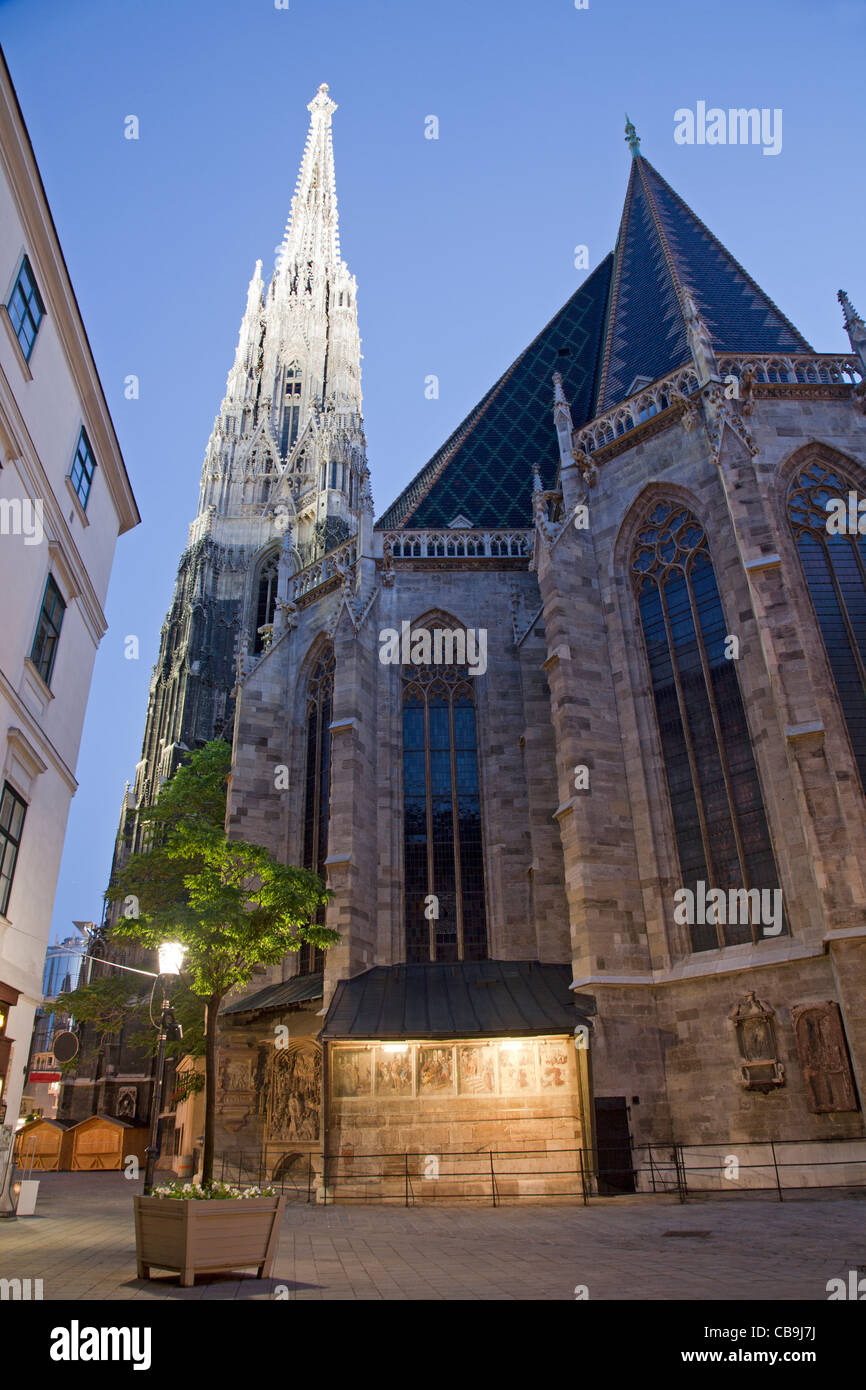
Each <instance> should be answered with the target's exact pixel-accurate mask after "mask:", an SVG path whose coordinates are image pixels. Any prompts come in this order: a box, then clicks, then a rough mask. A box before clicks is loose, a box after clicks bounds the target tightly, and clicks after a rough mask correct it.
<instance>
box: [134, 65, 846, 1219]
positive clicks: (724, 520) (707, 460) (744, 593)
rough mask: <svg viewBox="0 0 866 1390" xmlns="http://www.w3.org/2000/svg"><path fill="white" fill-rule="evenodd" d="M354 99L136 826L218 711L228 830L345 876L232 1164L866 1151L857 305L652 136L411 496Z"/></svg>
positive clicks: (294, 251) (232, 456) (296, 225)
mask: <svg viewBox="0 0 866 1390" xmlns="http://www.w3.org/2000/svg"><path fill="white" fill-rule="evenodd" d="M335 110H336V107H335V105H334V102H333V101H332V100H331V98H330V96H329V94H328V89H327V87H326V86H324V85H323V86H322V87H320V88H319V91H318V93H317V94H316V96H315V97H314V98H313V100H312V101H311V102H310V105H309V111H310V127H309V134H308V137H307V143H306V147H305V149H304V153H303V159H302V162H301V168H300V174H299V178H298V183H297V188H296V192H295V195H294V198H293V201H292V206H291V213H290V217H289V221H288V225H287V229H286V233H285V237H284V240H283V244H282V248H281V252H280V255H279V259H278V263H277V266H276V269H275V272H274V274H273V277H272V279H271V280H270V283H269V284H268V285H267V286H266V285H265V284H264V283H263V280H262V276H261V262H259V263H257V265H256V270H255V274H254V275H253V279H252V281H251V282H250V286H249V291H248V294H247V301H246V308H245V311H244V315H243V319H242V322H241V327H240V334H239V339H238V346H237V351H236V354H235V361H234V365H233V367H232V369H231V371H230V373H229V376H228V383H227V389H226V394H225V397H224V399H223V402H222V405H221V407H220V413H219V415H218V417H217V419H216V422H215V424H214V428H213V432H212V434H211V438H210V441H209V443H208V446H207V451H206V454H205V460H204V467H203V469H202V477H201V492H200V500H199V508H198V514H197V516H196V517H195V520H194V521H193V523H192V526H191V528H190V534H189V544H188V546H187V549H186V551H185V552H184V555H183V557H182V559H181V563H180V568H179V571H178V578H177V586H176V590H175V595H174V600H173V603H172V607H171V610H170V612H169V614H168V617H167V619H166V622H165V625H164V627H163V631H162V641H161V647H160V653H159V659H158V662H157V665H156V668H155V671H154V676H153V681H152V686H151V692H150V701H149V708H148V714H147V723H146V730H145V737H144V747H143V751H142V759H141V762H140V763H139V765H138V768H137V770H136V777H135V785H134V790H133V792H132V793H131V794H130V795H129V796H128V797H127V805H126V807H125V810H124V819H123V822H122V824H121V830H120V836H119V845H120V847H121V852H125V849H126V848H127V847H130V846H134V845H136V846H137V843H138V839H137V836H138V831H137V826H136V808H137V807H140V806H142V805H145V804H148V803H150V802H151V801H152V800H153V799H154V797H155V796H156V794H157V792H158V790H159V787H160V785H161V784H162V781H163V780H164V779H165V778H166V777H170V776H171V774H172V773H173V771H174V770H175V768H176V767H177V765H178V762H179V760H180V759H182V758H183V756H184V754H185V753H186V752H187V751H188V750H190V749H194V748H196V747H199V746H201V745H202V744H203V743H204V742H206V741H207V740H209V739H211V738H214V737H220V736H222V737H224V738H226V739H227V740H231V741H232V742H233V769H232V777H231V789H230V799H229V820H228V825H229V831H230V833H232V834H235V835H237V836H238V837H242V838H243V839H246V840H251V841H254V842H256V843H260V844H262V845H265V846H267V847H268V848H269V849H270V850H271V851H272V852H274V853H275V854H277V855H278V856H279V857H281V858H283V859H285V860H286V861H287V862H289V863H293V864H299V865H304V866H307V867H309V868H311V869H314V870H316V871H317V872H318V873H319V874H320V875H321V876H322V877H323V878H324V879H325V880H326V881H327V883H328V885H329V887H330V888H331V889H332V890H333V898H332V899H331V901H330V903H329V905H328V908H327V918H326V920H327V925H328V926H331V927H333V928H334V929H335V930H336V931H338V932H339V934H340V942H339V945H337V946H335V947H333V948H331V949H330V950H328V951H327V952H326V953H324V955H323V953H321V952H316V951H314V950H313V949H312V948H304V949H303V950H302V951H301V952H300V953H299V954H296V955H291V956H289V957H288V958H287V959H286V960H285V962H284V964H283V966H282V967H281V968H277V969H275V970H272V971H271V972H270V973H269V974H268V975H267V976H260V977H258V979H257V980H256V982H255V984H254V985H253V986H251V987H250V988H249V989H248V990H247V991H245V992H244V993H243V994H242V995H239V996H237V997H235V998H232V999H231V1000H230V1001H229V1002H228V1004H227V1005H226V1006H225V1008H224V1010H223V1014H222V1017H221V1023H222V1030H221V1053H220V1075H219V1081H218V1086H219V1090H218V1102H219V1110H220V1117H219V1128H218V1136H217V1148H218V1149H223V1150H228V1149H233V1150H244V1151H248V1152H254V1153H257V1154H258V1155H260V1158H261V1161H262V1163H263V1164H264V1166H265V1168H266V1170H267V1172H268V1173H270V1174H286V1173H292V1172H295V1173H297V1172H299V1171H302V1172H303V1173H305V1174H309V1175H310V1177H309V1180H310V1182H311V1183H313V1184H314V1185H315V1187H316V1190H317V1191H319V1192H325V1193H327V1191H328V1190H329V1188H332V1189H334V1190H336V1192H337V1195H340V1193H348V1194H349V1195H351V1194H352V1193H354V1192H357V1193H360V1194H362V1195H368V1196H369V1195H372V1196H377V1195H381V1196H388V1195H391V1194H392V1193H393V1191H396V1190H397V1189H398V1188H399V1187H400V1184H402V1183H404V1182H405V1183H408V1182H410V1181H411V1183H412V1184H413V1190H414V1191H415V1192H416V1195H421V1196H423V1195H424V1190H425V1189H427V1190H429V1191H437V1192H439V1193H445V1194H447V1193H449V1192H459V1193H460V1194H471V1193H472V1192H473V1190H476V1189H477V1190H478V1191H481V1190H482V1188H483V1187H484V1184H487V1187H486V1188H484V1190H487V1189H488V1188H489V1183H490V1173H489V1171H488V1167H489V1170H490V1171H493V1170H494V1168H495V1173H496V1178H495V1181H496V1182H497V1183H498V1184H499V1191H500V1192H501V1193H502V1194H507V1193H508V1192H515V1193H517V1192H521V1191H525V1192H527V1193H528V1192H536V1193H545V1194H554V1193H556V1192H558V1191H573V1190H574V1182H575V1174H576V1173H577V1172H580V1173H582V1174H586V1173H588V1172H592V1173H593V1174H594V1177H593V1178H592V1181H595V1182H597V1184H598V1190H600V1191H609V1192H615V1191H623V1190H634V1189H635V1188H636V1187H637V1188H640V1187H642V1186H644V1185H645V1184H646V1183H647V1182H648V1181H649V1179H648V1176H647V1175H648V1173H649V1171H650V1169H651V1168H652V1164H653V1159H652V1157H651V1155H652V1154H654V1155H655V1159H654V1161H655V1163H656V1164H658V1162H659V1154H660V1153H662V1156H663V1157H664V1151H665V1150H664V1146H667V1150H666V1152H667V1154H668V1156H670V1153H671V1146H672V1145H692V1146H696V1145H705V1146H707V1147H706V1152H708V1153H710V1152H715V1149H714V1148H713V1146H716V1148H717V1149H718V1151H719V1152H720V1153H721V1154H724V1153H725V1152H726V1148H727V1146H729V1145H730V1143H731V1142H732V1141H736V1142H749V1141H752V1142H755V1143H757V1142H759V1141H769V1140H788V1139H800V1140H811V1141H816V1142H817V1141H837V1140H850V1139H855V1138H857V1137H858V1136H863V1134H864V1127H863V1117H862V1111H861V1100H862V1097H863V1096H864V1094H866V1089H864V1088H866V1005H864V1000H866V926H864V922H866V880H864V872H866V797H864V788H866V698H864V695H866V539H864V538H863V537H862V536H861V535H860V530H861V529H866V523H864V525H863V527H862V528H861V527H859V526H858V523H857V505H856V495H857V494H860V489H861V488H862V489H863V493H862V494H860V495H863V496H866V417H864V398H863V394H862V391H863V387H862V384H861V383H862V381H863V379H864V375H866V328H864V324H863V321H862V320H861V319H860V318H859V317H858V315H857V314H856V313H855V311H854V309H853V308H852V306H851V304H850V302H849V301H848V299H847V296H845V295H844V294H841V295H840V299H841V301H842V305H843V310H844V316H845V323H846V327H847V330H848V335H849V339H850V343H851V351H850V353H847V354H846V353H835V354H821V353H816V352H815V351H814V350H813V348H812V347H811V346H810V345H809V343H808V342H807V341H806V340H805V339H804V338H803V336H802V335H801V334H800V333H799V332H798V330H797V329H796V328H795V327H794V325H793V324H792V323H791V322H790V321H789V320H788V319H787V318H786V317H785V315H784V314H783V313H782V311H781V310H780V309H779V308H777V307H776V305H775V304H774V303H772V302H771V300H770V299H769V298H768V297H767V296H766V295H765V294H764V292H763V291H762V290H761V289H760V287H759V286H758V285H757V284H755V282H754V281H753V280H752V279H751V278H750V276H749V275H748V273H747V272H746V271H745V270H744V269H743V268H742V266H740V265H739V264H738V263H737V261H736V260H734V258H733V257H732V256H731V255H730V253H729V252H728V251H727V250H726V249H725V247H724V246H722V245H721V244H720V243H719V242H718V241H717V240H716V238H715V237H714V236H713V234H712V233H711V232H710V231H709V230H708V229H707V228H706V227H705V226H704V225H703V223H702V222H700V221H699V220H698V218H697V217H696V216H695V214H694V213H693V212H692V211H691V209H690V208H689V207H688V206H687V205H686V204H685V203H684V202H683V201H682V199H681V198H679V197H678V195H677V194H676V193H675V192H674V191H673V190H672V188H671V187H670V186H669V185H668V184H667V183H666V181H665V180H664V178H663V177H662V176H661V175H660V174H659V173H658V172H657V171H656V170H655V168H654V167H653V166H652V165H651V164H650V163H649V162H648V160H647V159H646V158H645V157H644V156H643V155H642V154H641V151H640V142H639V140H638V137H637V135H636V134H635V132H634V128H633V127H632V126H631V125H629V126H627V136H628V144H629V148H630V152H631V168H630V174H629V179H628V187H627V190H626V195H625V204H624V208H623V213H622V220H621V224H620V228H619V234H618V237H617V241H616V246H615V249H614V250H613V252H612V253H611V254H609V255H608V256H607V257H606V258H605V259H604V260H603V261H602V262H601V264H600V265H599V266H598V267H597V268H596V269H595V270H594V271H593V272H592V273H591V274H590V275H589V277H588V278H587V279H586V280H585V282H584V283H583V285H582V286H581V287H580V288H579V289H578V290H577V291H576V293H575V294H574V295H572V297H571V298H570V299H569V300H568V302H567V303H566V304H565V305H564V306H563V308H562V309H560V311H559V312H558V313H557V314H556V315H555V317H554V318H553V319H552V320H551V321H550V323H549V324H548V325H547V326H546V327H544V328H542V330H541V331H540V333H539V334H538V336H537V337H536V338H535V339H534V341H533V342H532V343H531V344H530V345H529V347H527V348H526V350H525V351H524V352H523V353H522V354H521V355H520V356H519V357H518V359H517V360H516V361H515V362H514V363H513V364H512V366H510V367H509V368H508V370H507V371H506V372H505V373H504V375H503V376H502V377H501V378H500V379H499V380H498V381H497V382H496V383H495V385H494V386H492V387H491V389H490V390H489V391H488V393H487V394H486V395H485V396H484V398H483V399H482V400H481V401H480V402H479V403H478V405H477V406H476V407H475V408H474V409H473V410H472V411H471V413H470V414H469V416H468V417H467V418H466V419H465V420H464V421H463V423H462V424H461V425H460V426H459V427H458V428H457V429H456V430H455V431H454V433H453V434H452V435H451V437H450V438H449V439H447V440H446V441H445V443H444V444H443V445H442V447H441V448H440V449H439V451H438V452H437V453H436V454H435V455H434V457H433V458H432V459H430V461H429V462H428V463H427V464H426V465H425V466H424V467H423V468H422V469H421V471H420V472H419V473H418V474H417V475H416V476H415V477H414V478H413V479H412V481H411V482H410V483H409V484H408V486H407V487H406V489H405V490H404V492H403V493H401V495H400V496H399V497H398V498H397V499H396V501H394V502H393V503H392V504H391V505H390V506H389V507H388V508H387V510H386V511H385V512H384V513H383V514H382V515H381V516H380V517H379V519H378V520H375V519H374V512H373V502H372V493H371V485H370V472H369V469H368V464H367V457H366V445H365V438H364V425H363V418H362V412H361V367H360V338H359V332H358V305H357V286H356V282H355V280H354V278H353V276H352V275H351V274H350V272H349V269H348V267H347V265H346V263H345V261H344V260H343V259H342V255H341V250H340V243H339V236H338V224H337V201H336V192H335V179H334V160H333V149H332V138H331V121H332V116H333V113H334V111H335ZM852 496H853V499H854V500H853V503H852V501H851V499H852ZM834 499H836V503H837V504H838V506H839V507H840V508H841V506H842V503H844V507H845V518H843V519H842V520H839V518H838V517H837V524H836V525H835V527H834V526H833V525H831V524H830V523H829V522H828V516H831V514H833V513H832V507H833V505H834ZM839 499H842V502H839ZM852 505H853V517H852V513H851V507H852ZM828 506H829V510H828ZM840 515H841V512H840ZM277 1040H279V1045H278V1042H277ZM649 1146H653V1147H652V1148H651V1147H649ZM659 1146H660V1147H659ZM592 1153H594V1155H595V1157H594V1159H593V1160H592V1161H590V1160H588V1159H587V1157H586V1156H587V1155H588V1154H592ZM488 1155H489V1156H490V1161H489V1165H488ZM479 1174H481V1176H479Z"/></svg>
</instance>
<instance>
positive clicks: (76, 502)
mask: <svg viewBox="0 0 866 1390" xmlns="http://www.w3.org/2000/svg"><path fill="white" fill-rule="evenodd" d="M66 488H67V491H68V493H69V496H70V497H71V498H72V503H73V506H74V507H75V510H76V512H77V513H78V520H79V521H80V522H81V524H82V526H89V525H90V520H89V518H88V516H87V512H86V511H85V510H84V507H83V505H82V502H81V498H80V497H79V496H78V493H77V492H76V491H75V485H74V484H73V482H72V479H71V478H70V476H69V474H68V473H67V474H66Z"/></svg>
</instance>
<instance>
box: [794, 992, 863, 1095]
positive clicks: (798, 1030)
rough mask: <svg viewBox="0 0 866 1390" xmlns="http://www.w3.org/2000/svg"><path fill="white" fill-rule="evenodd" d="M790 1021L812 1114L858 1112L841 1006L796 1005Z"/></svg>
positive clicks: (829, 1003) (833, 1004)
mask: <svg viewBox="0 0 866 1390" xmlns="http://www.w3.org/2000/svg"><path fill="white" fill-rule="evenodd" d="M791 1022H792V1024H793V1025H794V1040H795V1042H796V1044H797V1056H798V1057H799V1059H800V1070H801V1071H802V1073H803V1080H804V1082H805V1083H806V1095H807V1097H808V1101H809V1109H810V1110H811V1111H812V1113H813V1114H815V1115H823V1114H828V1113H833V1112H836V1111H843V1110H857V1109H859V1106H858V1104H857V1090H856V1087H855V1085H854V1077H853V1075H852V1072H851V1062H850V1060H849V1057H848V1047H847V1044H846V1042H845V1033H844V1030H843V1027H842V1016H841V1014H840V1012H839V1005H838V1004H835V1003H832V1002H830V1001H829V1000H828V1001H826V1002H825V1003H822V1004H800V1005H796V1006H795V1007H794V1008H793V1009H792V1010H791Z"/></svg>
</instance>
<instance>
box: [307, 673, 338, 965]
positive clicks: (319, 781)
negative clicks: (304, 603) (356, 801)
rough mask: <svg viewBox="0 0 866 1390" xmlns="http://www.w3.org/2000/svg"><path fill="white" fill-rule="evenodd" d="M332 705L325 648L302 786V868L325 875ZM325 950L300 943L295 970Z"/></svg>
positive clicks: (312, 699) (311, 693) (313, 692)
mask: <svg viewBox="0 0 866 1390" xmlns="http://www.w3.org/2000/svg"><path fill="white" fill-rule="evenodd" d="M333 707H334V651H333V648H331V647H329V648H328V649H327V650H326V651H324V652H323V653H322V655H321V656H320V657H319V659H318V661H317V662H316V664H315V666H314V667H313V670H312V672H311V675H310V679H309V682H308V684H307V707H306V723H307V758H306V770H305V785H304V868H305V869H312V870H313V871H314V872H315V873H317V874H319V875H320V876H321V877H322V878H324V877H325V860H326V859H327V857H328V805H329V801H330V793H331V734H330V725H331V719H332V713H331V712H332V710H333ZM324 914H325V909H324V907H320V908H319V909H318V911H317V913H316V921H317V922H318V923H319V924H320V925H324V921H325V916H324ZM324 964H325V953H324V951H322V950H320V949H319V947H318V946H312V945H311V944H310V943H309V942H304V944H303V946H302V947H301V950H300V959H299V964H298V973H299V974H300V975H309V974H311V973H312V972H313V971H316V970H322V969H323V967H324Z"/></svg>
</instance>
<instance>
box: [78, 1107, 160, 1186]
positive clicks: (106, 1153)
mask: <svg viewBox="0 0 866 1390" xmlns="http://www.w3.org/2000/svg"><path fill="white" fill-rule="evenodd" d="M148 1134H149V1131H148V1129H147V1126H146V1125H133V1124H130V1122H129V1120H119V1119H118V1118H117V1116H116V1115H90V1116H89V1117H88V1118H87V1119H86V1120H80V1121H79V1123H78V1124H77V1125H75V1126H74V1128H73V1130H72V1164H71V1166H72V1170H73V1172H76V1173H81V1172H89V1171H92V1170H105V1171H110V1170H112V1169H120V1168H122V1167H123V1164H124V1160H125V1159H127V1158H129V1156H130V1155H131V1154H132V1155H134V1156H135V1157H136V1158H137V1159H139V1160H140V1161H141V1162H142V1163H144V1158H145V1155H144V1151H145V1149H146V1148H147V1141H148Z"/></svg>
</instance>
